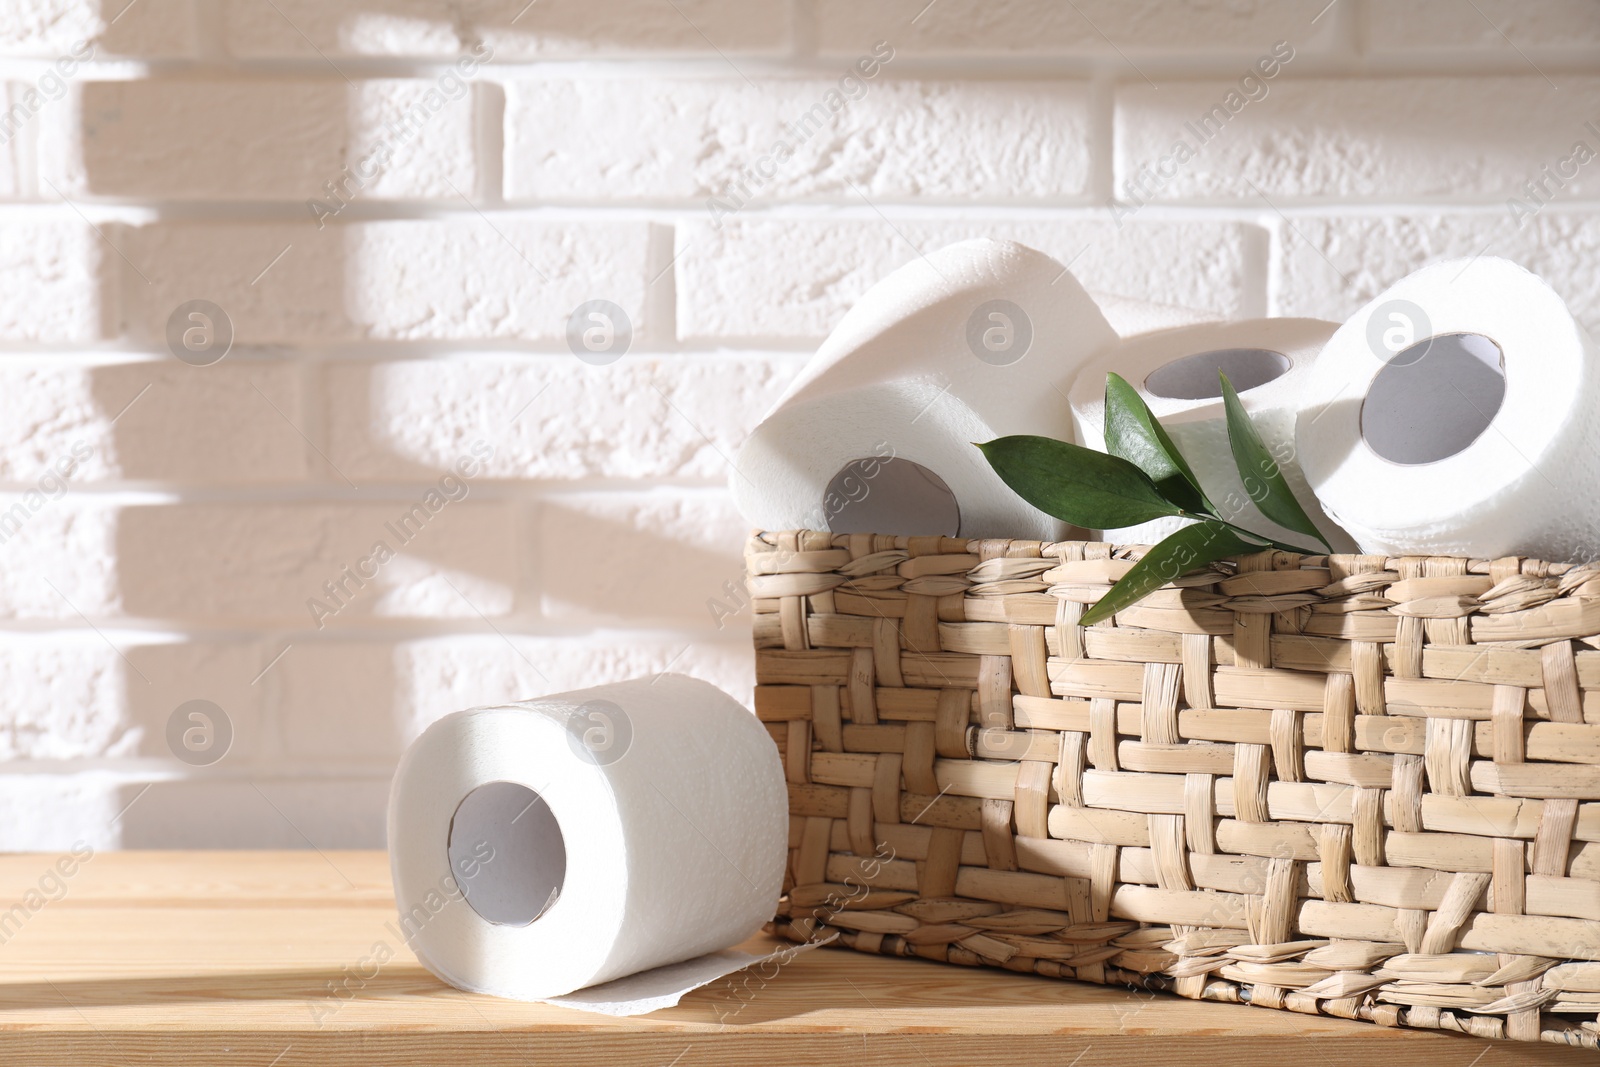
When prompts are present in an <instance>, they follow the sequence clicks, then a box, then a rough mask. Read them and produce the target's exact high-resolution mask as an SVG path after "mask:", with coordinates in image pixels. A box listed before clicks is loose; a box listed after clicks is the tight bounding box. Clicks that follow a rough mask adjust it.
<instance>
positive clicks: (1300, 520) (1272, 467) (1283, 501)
mask: <svg viewBox="0 0 1600 1067" xmlns="http://www.w3.org/2000/svg"><path fill="white" fill-rule="evenodd" d="M1219 374H1220V372H1219ZM1221 378H1222V404H1223V407H1224V408H1225V409H1226V410H1227V413H1228V445H1229V447H1231V448H1232V449H1233V462H1234V465H1235V466H1237V467H1238V468H1239V480H1240V481H1241V482H1243V483H1244V491H1245V492H1246V493H1248V494H1249V495H1250V499H1251V500H1253V501H1255V505H1256V507H1258V508H1260V509H1261V514H1263V515H1265V516H1266V517H1267V518H1269V519H1271V520H1272V521H1273V522H1275V523H1277V524H1278V525H1279V526H1284V527H1287V528H1288V529H1291V530H1293V531H1295V532H1296V533H1303V534H1305V535H1306V536H1307V537H1314V538H1316V539H1317V542H1318V543H1319V544H1321V545H1322V547H1323V548H1325V549H1327V550H1328V551H1329V552H1332V551H1333V546H1332V545H1330V544H1328V541H1327V538H1325V537H1323V536H1322V531H1320V530H1318V529H1317V526H1316V523H1314V522H1312V521H1311V519H1310V518H1309V517H1308V516H1307V515H1306V513H1305V509H1304V508H1302V507H1301V506H1300V501H1298V500H1296V499H1295V498H1294V494H1293V493H1292V492H1290V491H1289V483H1288V482H1286V481H1284V480H1283V472H1282V471H1280V470H1279V469H1278V461H1277V459H1275V458H1274V457H1273V455H1272V452H1271V451H1269V450H1268V448H1267V445H1266V442H1264V441H1262V440H1261V435H1260V434H1259V433H1257V432H1256V427H1255V424H1254V423H1252V422H1251V421H1250V415H1249V414H1248V413H1247V412H1246V411H1245V410H1244V405H1243V404H1241V403H1240V402H1239V394H1238V393H1236V392H1234V389H1233V383H1232V382H1230V381H1228V376H1227V375H1226V374H1221Z"/></svg>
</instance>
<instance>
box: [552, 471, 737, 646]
mask: <svg viewBox="0 0 1600 1067" xmlns="http://www.w3.org/2000/svg"><path fill="white" fill-rule="evenodd" d="M749 534H750V525H749V523H747V522H745V521H744V519H743V518H742V517H741V516H740V515H739V513H738V512H737V511H736V510H735V509H734V507H733V504H732V502H731V501H730V500H729V499H728V497H727V495H726V494H725V493H722V492H720V491H719V492H714V493H696V494H683V493H673V492H657V493H581V494H570V495H563V496H558V497H552V498H548V499H546V500H545V501H544V502H543V503H541V505H540V507H539V553H540V560H541V563H540V567H539V573H538V586H539V590H540V595H541V600H542V604H543V612H544V614H545V616H547V617H549V618H552V619H558V620H562V621H569V622H573V623H602V624H610V625H616V626H621V625H629V626H650V625H662V626H686V627H696V628H699V627H710V628H715V627H717V626H718V624H719V622H721V623H722V624H723V625H729V623H728V622H727V620H725V619H722V618H720V617H719V616H718V614H717V613H716V612H714V611H712V610H711V608H709V607H708V603H709V602H711V601H713V600H719V601H722V602H725V603H726V602H728V601H730V600H736V599H738V598H740V597H742V592H743V588H744V544H745V541H746V540H747V539H748V537H749ZM739 602H742V600H740V601H739Z"/></svg>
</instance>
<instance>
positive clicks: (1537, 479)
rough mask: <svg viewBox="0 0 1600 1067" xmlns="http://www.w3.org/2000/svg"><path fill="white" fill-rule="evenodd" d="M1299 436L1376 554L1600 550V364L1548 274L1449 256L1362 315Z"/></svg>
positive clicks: (1335, 347) (1327, 502)
mask: <svg viewBox="0 0 1600 1067" xmlns="http://www.w3.org/2000/svg"><path fill="white" fill-rule="evenodd" d="M1308 388H1309V393H1308V396H1309V397H1310V398H1314V399H1315V400H1316V403H1314V404H1309V405H1308V406H1307V408H1306V410H1305V411H1303V412H1302V413H1301V415H1300V418H1299V422H1298V428H1297V431H1296V440H1297V442H1298V446H1299V452H1300V462H1301V466H1302V468H1303V469H1304V471H1305V475H1306V478H1307V479H1308V480H1309V481H1310V483H1311V486H1312V488H1313V489H1315V490H1316V492H1317V495H1318V496H1320V497H1321V498H1322V502H1323V506H1324V508H1325V509H1326V510H1327V512H1328V514H1329V515H1331V516H1333V517H1334V518H1335V519H1336V520H1337V521H1338V522H1339V523H1340V524H1341V525H1342V526H1344V527H1345V529H1347V530H1349V531H1350V533H1351V534H1352V535H1354V536H1355V538H1356V540H1357V541H1358V542H1359V543H1360V545H1361V549H1362V551H1364V552H1373V553H1390V554H1397V555H1398V554H1418V555H1436V554H1453V555H1465V556H1474V557H1478V558H1481V559H1493V558H1496V557H1499V556H1507V555H1527V556H1535V557H1539V558H1542V559H1545V560H1549V561H1554V562H1564V561H1573V560H1580V559H1593V558H1595V557H1596V556H1597V555H1600V543H1597V542H1600V418H1597V417H1596V414H1595V413H1596V412H1597V411H1600V362H1597V358H1596V348H1595V345H1594V342H1593V341H1592V340H1591V339H1590V338H1589V336H1588V334H1586V333H1585V332H1584V329H1583V327H1582V326H1580V325H1579V324H1578V323H1577V322H1576V321H1575V320H1574V319H1573V317H1572V315H1571V313H1570V312H1568V310H1567V307H1566V304H1565V303H1564V302H1563V301H1562V299H1561V298H1560V297H1559V296H1557V295H1556V293H1555V292H1554V291H1553V290H1552V289H1551V288H1550V287H1549V286H1548V285H1546V284H1545V283H1544V282H1543V281H1541V280H1540V279H1539V278H1537V277H1535V276H1534V275H1532V274H1530V273H1528V272H1527V271H1526V270H1523V269H1522V268H1521V267H1519V266H1517V265H1516V264H1514V263H1511V262H1509V261H1507V260H1503V259H1497V258H1495V257H1492V256H1481V257H1479V258H1477V259H1476V260H1471V261H1468V260H1456V261H1452V262H1446V263H1438V264H1435V265H1433V266H1430V267H1425V268H1423V269H1422V270H1419V271H1417V272H1416V273H1414V274H1412V275H1410V276H1409V277H1407V278H1405V279H1404V280H1402V281H1401V282H1399V283H1398V284H1396V285H1394V286H1392V287H1391V288H1389V289H1388V290H1387V291H1386V292H1384V293H1383V294H1382V295H1380V296H1379V297H1377V299H1375V300H1373V301H1372V302H1370V303H1369V304H1367V305H1366V306H1365V307H1363V308H1362V309H1361V310H1360V311H1358V312H1356V313H1355V314H1354V315H1352V316H1351V317H1350V319H1349V321H1347V322H1346V323H1345V324H1344V325H1343V326H1341V327H1340V328H1339V332H1338V333H1336V334H1335V335H1334V336H1333V339H1332V340H1331V341H1329V342H1328V345H1327V347H1326V349H1324V351H1323V354H1322V356H1321V358H1320V359H1318V360H1317V364H1316V367H1315V369H1314V373H1313V374H1312V376H1311V377H1310V379H1309V381H1308Z"/></svg>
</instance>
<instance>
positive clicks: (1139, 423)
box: [1106, 373, 1216, 515]
mask: <svg viewBox="0 0 1600 1067" xmlns="http://www.w3.org/2000/svg"><path fill="white" fill-rule="evenodd" d="M1106 451H1107V452H1109V453H1111V454H1112V455H1113V456H1120V457H1121V458H1123V459H1125V460H1127V461H1128V462H1129V463H1132V464H1133V465H1134V466H1135V467H1138V468H1139V469H1140V470H1142V471H1144V472H1145V473H1146V474H1148V475H1149V476H1150V480H1151V481H1152V482H1154V483H1155V485H1156V489H1157V490H1158V491H1159V492H1160V493H1161V495H1162V496H1163V497H1165V498H1166V499H1168V500H1170V501H1172V502H1173V503H1174V504H1177V505H1178V506H1179V507H1181V508H1183V510H1185V511H1188V512H1199V513H1202V514H1208V515H1209V514H1214V513H1215V512H1216V509H1215V508H1213V507H1212V506H1211V502H1210V501H1209V500H1207V499H1206V494H1205V490H1203V489H1201V488H1200V479H1198V478H1196V477H1195V476H1194V471H1192V470H1190V469H1189V464H1188V462H1187V461H1186V460H1185V459H1184V458H1183V454H1182V453H1181V452H1179V451H1178V448H1177V446H1176V445H1174V444H1173V443H1172V438H1170V437H1168V436H1167V431H1166V430H1165V429H1163V428H1162V426H1161V423H1159V422H1157V421H1156V417H1155V415H1154V414H1153V413H1152V412H1151V411H1150V407H1149V405H1147V404H1146V403H1145V402H1144V398H1143V397H1141V396H1140V395H1139V392H1138V390H1136V389H1134V387H1133V386H1131V385H1129V384H1128V382H1127V380H1126V379H1124V378H1123V377H1122V375H1120V374H1115V373H1111V374H1107V375H1106Z"/></svg>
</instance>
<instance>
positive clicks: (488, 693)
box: [274, 615, 755, 762]
mask: <svg viewBox="0 0 1600 1067" xmlns="http://www.w3.org/2000/svg"><path fill="white" fill-rule="evenodd" d="M745 617H746V618H748V615H746V616H745ZM729 629H730V630H731V629H732V625H731V624H730V626H729ZM665 670H672V671H676V672H678V673H681V674H690V675H693V676H695V677H697V678H703V679H705V680H706V681H708V682H711V683H713V684H715V685H719V686H721V687H722V688H723V689H724V690H726V691H727V692H729V693H731V694H732V695H733V696H734V697H735V698H736V699H738V700H740V701H742V702H744V703H745V704H746V706H748V705H749V703H750V699H751V692H752V686H753V685H754V671H755V665H754V660H753V657H752V656H751V655H750V651H749V642H748V634H747V633H746V634H745V635H744V639H743V640H741V639H740V638H739V637H738V636H737V635H734V636H725V635H718V637H717V639H716V640H710V639H700V640H690V639H687V638H673V637H662V636H659V635H654V634H650V635H647V634H627V635H623V634H621V633H605V632H601V633H598V634H595V635H593V636H591V637H585V638H550V637H543V638H541V637H526V636H521V635H517V634H509V635H507V636H506V637H505V638H504V639H502V638H501V637H498V636H494V635H489V636H471V637H466V636H462V637H441V638H432V639H426V640H418V641H408V642H400V643H397V644H388V643H380V642H372V641H351V642H341V641H323V642H321V643H318V644H315V645H306V646H305V647H303V648H299V647H297V648H296V649H294V650H293V651H291V652H290V653H289V654H288V655H287V656H285V657H284V658H283V661H282V662H281V663H280V664H279V665H278V666H277V667H276V668H274V672H275V673H276V672H278V671H281V672H282V682H281V684H282V686H283V696H282V706H283V709H284V736H285V737H286V738H287V739H288V744H289V746H290V754H291V755H292V756H295V757H298V758H301V759H305V760H327V761H333V762H338V761H348V760H352V759H360V758H372V759H385V760H391V759H393V758H395V756H396V755H398V753H399V752H400V751H401V750H402V749H404V747H405V746H406V745H408V744H410V743H411V741H412V740H413V739H415V738H416V736H417V735H418V734H419V733H421V732H422V730H423V729H424V728H426V727H427V725H428V724H429V723H431V722H433V721H434V720H435V719H438V718H439V717H440V716H443V715H447V714H449V713H450V712H452V711H460V710H462V709H464V708H471V707H478V706H481V705H486V704H500V703H505V702H508V701H513V700H526V699H529V698H531V697H536V696H541V695H549V694H553V693H560V692H566V691H568V690H572V689H584V688H588V687H590V686H595V685H603V684H605V683H606V682H618V681H623V680H625V679H628V678H638V677H643V676H647V675H654V674H658V673H660V672H661V671H665Z"/></svg>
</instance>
